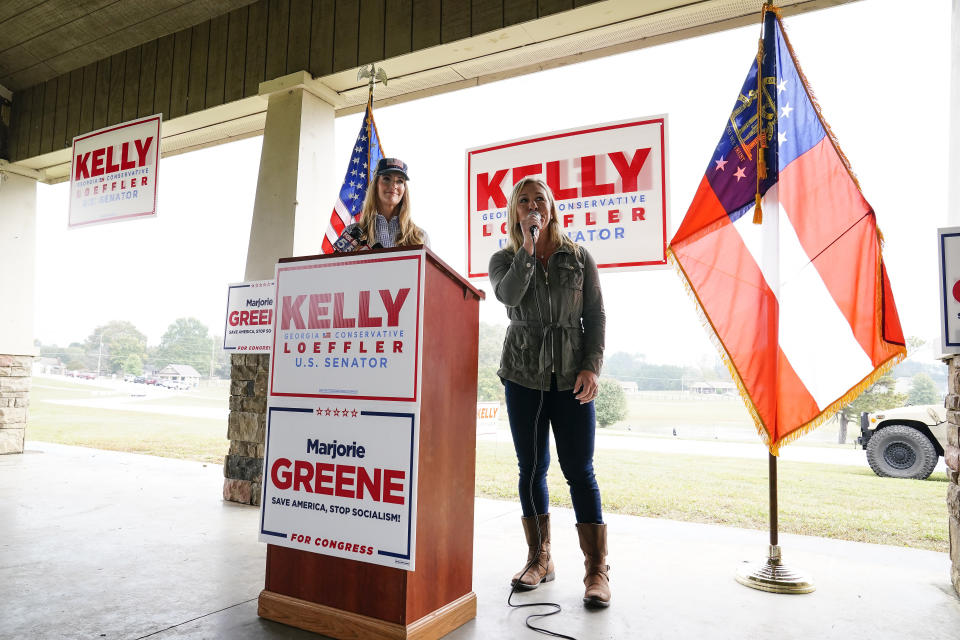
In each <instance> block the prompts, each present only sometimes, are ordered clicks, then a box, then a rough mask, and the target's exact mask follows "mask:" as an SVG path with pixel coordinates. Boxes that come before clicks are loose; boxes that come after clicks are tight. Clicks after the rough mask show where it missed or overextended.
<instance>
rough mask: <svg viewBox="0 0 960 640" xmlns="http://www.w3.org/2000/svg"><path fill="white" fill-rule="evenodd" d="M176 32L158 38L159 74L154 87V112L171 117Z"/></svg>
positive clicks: (164, 116)
mask: <svg viewBox="0 0 960 640" xmlns="http://www.w3.org/2000/svg"><path fill="white" fill-rule="evenodd" d="M174 39H175V36H174V34H172V33H171V34H170V35H167V36H163V37H162V38H160V39H159V40H157V74H156V77H155V78H154V87H153V112H154V113H162V114H163V118H164V120H166V119H167V118H169V117H170V87H171V81H172V79H173V47H174Z"/></svg>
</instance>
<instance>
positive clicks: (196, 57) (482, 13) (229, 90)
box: [9, 0, 599, 159]
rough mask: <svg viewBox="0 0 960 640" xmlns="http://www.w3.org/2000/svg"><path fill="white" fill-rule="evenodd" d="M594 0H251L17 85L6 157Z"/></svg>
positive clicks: (190, 110)
mask: <svg viewBox="0 0 960 640" xmlns="http://www.w3.org/2000/svg"><path fill="white" fill-rule="evenodd" d="M598 1H599V0H258V1H257V2H254V3H252V4H249V5H246V6H242V7H240V8H237V9H234V10H232V11H230V12H229V13H224V14H223V15H221V16H218V17H215V18H213V19H211V20H207V21H205V22H201V23H199V24H196V25H195V26H193V27H191V28H188V29H182V30H181V31H178V32H176V33H170V34H168V35H165V36H163V37H160V38H157V39H155V40H150V41H148V42H145V43H143V44H141V45H139V46H136V47H133V48H129V49H127V50H125V51H123V52H121V53H117V54H114V55H113V56H111V57H109V58H103V59H101V60H99V61H97V62H94V63H90V64H88V65H86V66H85V67H80V68H76V69H73V70H72V71H70V72H68V73H64V74H62V75H60V76H58V77H56V78H53V79H51V80H48V81H47V82H44V83H40V84H38V85H35V86H33V87H30V88H28V89H24V90H22V91H18V92H17V103H16V104H15V106H14V108H13V113H12V115H11V127H10V128H11V132H10V134H11V145H10V148H9V154H10V156H11V158H20V159H25V158H29V157H31V156H33V155H37V154H39V153H42V152H46V151H52V150H56V149H61V148H64V147H66V146H69V144H70V142H71V140H72V138H73V137H74V136H76V135H80V134H84V133H88V132H89V131H93V130H96V129H100V128H104V127H106V126H109V125H113V124H117V123H119V122H122V121H124V120H129V119H133V118H136V117H143V116H148V115H151V114H154V113H162V114H163V116H164V119H165V120H171V119H174V118H178V117H181V116H183V115H185V114H187V113H194V112H197V111H200V110H201V109H205V108H210V107H213V106H217V105H221V104H224V103H228V102H233V101H235V100H238V99H241V98H243V97H248V96H252V95H256V94H257V92H258V91H259V87H260V83H261V82H263V81H264V80H266V79H272V78H276V77H281V76H283V75H286V74H288V73H293V72H296V71H300V70H304V69H305V70H307V71H309V72H310V73H311V74H313V75H314V76H325V75H329V74H331V73H337V72H339V71H344V70H346V69H350V68H353V67H356V66H359V65H361V64H367V63H370V62H378V61H380V60H383V59H387V58H392V57H395V56H399V55H403V54H405V53H409V52H411V51H417V50H420V49H424V48H429V47H432V46H436V45H438V44H441V43H442V42H451V41H455V40H460V39H463V38H467V37H469V36H471V35H479V34H483V33H487V32H490V31H495V30H496V29H499V28H503V27H505V26H510V25H513V24H517V23H519V22H525V21H529V20H534V19H536V18H538V17H542V16H546V15H550V14H554V13H557V12H560V11H565V10H569V9H572V8H574V7H577V6H582V5H586V4H592V3H594V2H598ZM212 2H213V0H211V3H212ZM233 6H236V5H233ZM14 121H15V122H16V124H15V125H14Z"/></svg>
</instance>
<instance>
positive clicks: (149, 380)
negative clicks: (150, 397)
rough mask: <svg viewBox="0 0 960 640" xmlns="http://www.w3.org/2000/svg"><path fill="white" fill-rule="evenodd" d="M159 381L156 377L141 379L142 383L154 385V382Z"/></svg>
mask: <svg viewBox="0 0 960 640" xmlns="http://www.w3.org/2000/svg"><path fill="white" fill-rule="evenodd" d="M159 382H160V381H159V380H157V379H156V378H144V380H143V383H144V384H154V385H155V384H158V383H159Z"/></svg>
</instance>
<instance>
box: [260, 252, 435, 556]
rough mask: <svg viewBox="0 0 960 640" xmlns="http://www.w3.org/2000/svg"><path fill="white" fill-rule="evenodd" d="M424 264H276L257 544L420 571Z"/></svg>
mask: <svg viewBox="0 0 960 640" xmlns="http://www.w3.org/2000/svg"><path fill="white" fill-rule="evenodd" d="M424 260H425V253H424V251H423V249H419V250H407V251H390V252H386V253H377V254H373V255H370V254H350V255H345V256H338V257H334V258H326V259H322V260H310V261H302V262H292V263H288V264H280V265H277V270H276V278H275V281H276V289H275V296H274V301H275V306H274V308H275V314H274V318H275V320H274V333H273V346H272V354H271V366H270V375H271V378H270V390H269V394H270V395H269V400H268V408H267V430H266V448H265V451H264V478H263V496H262V500H261V525H260V540H261V541H263V542H268V543H270V544H276V545H281V546H286V547H290V548H294V549H300V550H303V551H311V552H314V553H323V554H327V555H333V556H338V557H342V558H349V559H352V560H357V561H360V562H369V563H374V564H380V565H384V566H389V567H397V568H400V569H407V570H411V571H412V570H413V569H414V568H415V562H414V561H415V558H414V555H415V554H414V553H413V550H414V549H415V548H416V526H415V523H416V494H417V478H416V469H417V454H418V450H419V446H418V444H419V429H420V417H419V416H420V379H421V376H420V371H421V366H422V363H421V359H420V335H421V331H422V317H421V309H422V291H423V278H424V269H423V267H424Z"/></svg>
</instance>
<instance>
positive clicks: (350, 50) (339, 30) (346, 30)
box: [333, 0, 360, 72]
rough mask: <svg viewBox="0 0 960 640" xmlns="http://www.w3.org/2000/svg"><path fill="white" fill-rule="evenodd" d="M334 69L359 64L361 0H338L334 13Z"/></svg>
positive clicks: (338, 69)
mask: <svg viewBox="0 0 960 640" xmlns="http://www.w3.org/2000/svg"><path fill="white" fill-rule="evenodd" d="M333 22H334V32H333V34H334V36H333V37H334V40H333V71H334V72H337V71H342V70H343V69H349V68H350V67H355V66H357V44H358V43H357V34H358V33H360V0H337V8H336V11H335V14H334V20H333Z"/></svg>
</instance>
